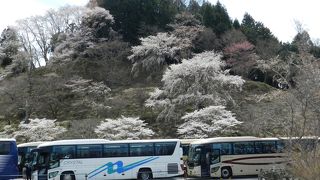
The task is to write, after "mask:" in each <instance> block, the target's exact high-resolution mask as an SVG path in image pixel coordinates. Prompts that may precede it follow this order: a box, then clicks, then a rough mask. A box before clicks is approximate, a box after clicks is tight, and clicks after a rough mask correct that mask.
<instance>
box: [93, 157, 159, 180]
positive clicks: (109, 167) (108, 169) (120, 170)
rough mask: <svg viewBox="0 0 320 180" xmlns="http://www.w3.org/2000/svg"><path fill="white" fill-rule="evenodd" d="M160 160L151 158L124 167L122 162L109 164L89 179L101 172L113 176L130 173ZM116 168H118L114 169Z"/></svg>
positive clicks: (100, 168) (94, 171)
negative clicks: (141, 166)
mask: <svg viewBox="0 0 320 180" xmlns="http://www.w3.org/2000/svg"><path fill="white" fill-rule="evenodd" d="M158 158H159V157H149V158H146V159H143V160H141V161H137V162H134V163H131V164H128V165H126V166H124V165H123V162H122V161H117V162H115V163H113V162H108V163H106V164H104V165H102V166H100V167H99V168H97V169H95V170H93V171H91V172H90V173H89V174H88V177H89V179H90V178H93V177H94V176H96V175H98V174H100V173H101V172H105V173H108V174H113V173H115V172H117V173H119V174H121V173H123V172H126V171H128V170H130V169H133V168H135V167H138V166H140V165H143V164H146V163H148V162H150V161H153V160H156V159H158ZM115 166H116V168H114V167H115Z"/></svg>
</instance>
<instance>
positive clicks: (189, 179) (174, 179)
mask: <svg viewBox="0 0 320 180" xmlns="http://www.w3.org/2000/svg"><path fill="white" fill-rule="evenodd" d="M199 179H203V178H183V177H177V178H172V179H170V180H199ZM210 179H211V180H212V178H210ZM217 179H218V178H217ZM231 179H232V180H258V178H257V177H250V178H248V177H237V178H231ZM219 180H220V179H219Z"/></svg>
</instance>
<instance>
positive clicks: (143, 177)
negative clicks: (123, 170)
mask: <svg viewBox="0 0 320 180" xmlns="http://www.w3.org/2000/svg"><path fill="white" fill-rule="evenodd" d="M149 179H153V176H152V171H151V169H150V168H146V169H140V170H139V172H138V180H149Z"/></svg>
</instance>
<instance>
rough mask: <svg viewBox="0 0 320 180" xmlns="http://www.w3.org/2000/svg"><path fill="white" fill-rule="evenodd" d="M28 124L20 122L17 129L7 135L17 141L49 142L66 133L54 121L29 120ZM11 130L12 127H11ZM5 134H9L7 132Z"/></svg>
mask: <svg viewBox="0 0 320 180" xmlns="http://www.w3.org/2000/svg"><path fill="white" fill-rule="evenodd" d="M29 120H30V123H28V124H26V123H24V122H21V123H20V124H19V126H18V128H17V129H16V130H15V131H14V132H12V134H8V136H11V137H14V138H15V139H17V140H19V141H25V142H29V141H51V140H54V139H56V138H57V136H58V135H59V134H61V133H63V132H65V131H66V129H65V128H64V127H62V126H59V125H57V124H56V120H51V119H45V118H44V119H38V118H36V119H29ZM7 128H9V127H7ZM11 128H12V127H11ZM7 132H9V131H8V130H7Z"/></svg>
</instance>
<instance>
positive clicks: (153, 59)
mask: <svg viewBox="0 0 320 180" xmlns="http://www.w3.org/2000/svg"><path fill="white" fill-rule="evenodd" d="M140 40H141V45H138V46H134V47H133V48H132V50H131V51H132V55H130V56H129V57H128V59H129V60H131V61H132V63H133V67H132V72H135V73H136V72H139V70H141V69H144V70H147V71H152V70H159V69H162V68H163V66H164V65H167V64H171V63H178V62H181V59H182V57H183V56H184V55H186V54H189V53H190V52H189V50H190V48H191V41H190V40H189V39H187V38H178V37H176V36H175V35H173V34H171V35H170V34H168V33H158V34H157V35H156V36H148V37H146V38H141V39H140Z"/></svg>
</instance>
